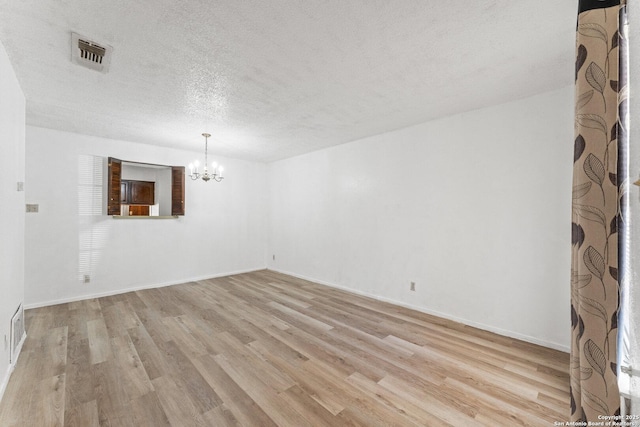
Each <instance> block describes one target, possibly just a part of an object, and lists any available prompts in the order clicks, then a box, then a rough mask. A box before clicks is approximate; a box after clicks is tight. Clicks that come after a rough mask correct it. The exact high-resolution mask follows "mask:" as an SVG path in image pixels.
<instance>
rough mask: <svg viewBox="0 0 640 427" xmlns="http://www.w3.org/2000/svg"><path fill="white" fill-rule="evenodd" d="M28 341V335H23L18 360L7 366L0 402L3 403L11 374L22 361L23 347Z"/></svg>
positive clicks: (17, 355)
mask: <svg viewBox="0 0 640 427" xmlns="http://www.w3.org/2000/svg"><path fill="white" fill-rule="evenodd" d="M26 339H27V334H26V333H25V334H22V338H21V339H20V343H18V348H17V349H16V358H15V360H14V361H13V363H11V364H10V365H9V366H7V372H5V374H4V378H3V380H2V383H1V384H0V402H2V396H4V391H5V390H6V389H7V385H8V384H9V379H10V378H11V374H12V373H13V370H14V369H15V368H16V364H17V363H18V359H20V353H22V345H23V344H24V342H25V340H26Z"/></svg>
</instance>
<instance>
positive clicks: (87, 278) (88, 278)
mask: <svg viewBox="0 0 640 427" xmlns="http://www.w3.org/2000/svg"><path fill="white" fill-rule="evenodd" d="M90 282H91V276H89V275H88V274H85V275H84V283H90Z"/></svg>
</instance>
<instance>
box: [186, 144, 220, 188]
mask: <svg viewBox="0 0 640 427" xmlns="http://www.w3.org/2000/svg"><path fill="white" fill-rule="evenodd" d="M202 136H204V170H203V171H202V173H200V172H199V171H198V167H200V162H198V161H197V160H196V161H195V162H193V163H190V164H189V171H190V172H189V177H190V178H191V179H192V180H194V181H195V180H196V179H198V178H202V180H203V181H205V182H207V181H209V180H210V179H212V180H214V181H216V182H220V181H222V180H223V179H224V177H223V176H222V171H224V168H223V167H222V166H218V163H216V162H213V163H212V164H211V167H212V171H211V172H209V169H208V168H207V163H208V159H207V146H208V145H209V137H210V136H211V134H209V133H203V134H202Z"/></svg>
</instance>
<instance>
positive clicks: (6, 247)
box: [0, 43, 25, 398]
mask: <svg viewBox="0 0 640 427" xmlns="http://www.w3.org/2000/svg"><path fill="white" fill-rule="evenodd" d="M24 125H25V99H24V95H23V94H22V90H21V89H20V85H19V84H18V80H17V79H16V76H15V74H14V72H13V68H12V67H11V63H10V62H9V58H8V57H7V54H6V52H5V50H4V46H2V44H1V43H0V398H1V397H2V394H3V391H4V389H5V386H6V383H7V381H8V380H9V372H10V366H9V347H8V342H9V337H10V330H11V329H10V327H11V325H10V321H11V317H12V316H13V313H14V312H15V311H16V309H17V308H18V306H19V305H20V303H21V302H22V301H23V298H24V215H25V214H24V209H25V206H24V194H25V193H24V192H18V191H17V188H18V187H17V183H18V182H24Z"/></svg>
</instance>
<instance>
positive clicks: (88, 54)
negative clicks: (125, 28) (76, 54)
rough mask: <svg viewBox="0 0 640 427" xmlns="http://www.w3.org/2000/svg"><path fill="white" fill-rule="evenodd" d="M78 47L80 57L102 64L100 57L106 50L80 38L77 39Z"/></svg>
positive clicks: (102, 56)
mask: <svg viewBox="0 0 640 427" xmlns="http://www.w3.org/2000/svg"><path fill="white" fill-rule="evenodd" d="M78 49H80V58H82V59H86V60H87V61H91V62H95V63H96V64H102V58H104V54H105V53H106V51H107V50H106V49H105V48H103V47H102V46H100V45H97V44H94V43H91V42H89V41H86V40H82V39H80V40H78Z"/></svg>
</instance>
